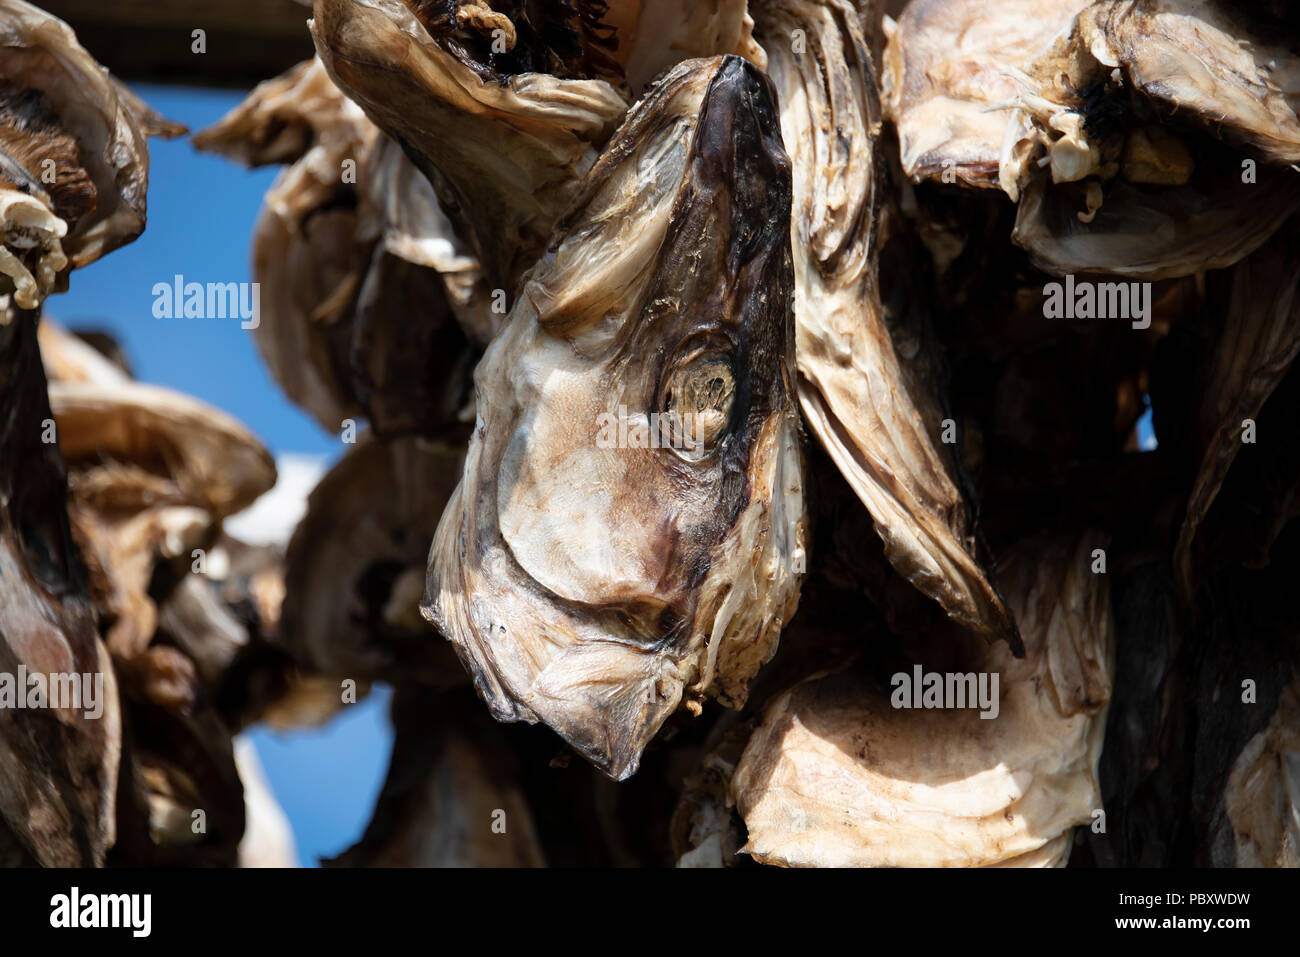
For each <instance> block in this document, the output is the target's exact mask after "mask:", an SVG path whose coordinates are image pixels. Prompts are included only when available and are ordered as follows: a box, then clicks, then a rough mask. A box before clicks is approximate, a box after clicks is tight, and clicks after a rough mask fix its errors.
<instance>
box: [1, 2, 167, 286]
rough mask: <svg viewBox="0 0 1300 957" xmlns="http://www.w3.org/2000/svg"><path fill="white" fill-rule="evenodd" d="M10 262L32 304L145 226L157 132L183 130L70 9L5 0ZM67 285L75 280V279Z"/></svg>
mask: <svg viewBox="0 0 1300 957" xmlns="http://www.w3.org/2000/svg"><path fill="white" fill-rule="evenodd" d="M0 33H2V34H3V36H4V38H5V41H4V57H3V58H0V231H2V232H3V236H0V239H2V241H3V246H0V273H3V275H4V276H5V277H6V279H5V280H4V282H5V285H6V286H7V287H9V289H11V290H12V293H13V295H14V301H15V302H16V303H17V305H18V306H20V307H22V308H25V309H32V308H35V307H36V306H37V305H39V303H40V302H41V300H43V299H44V298H45V296H46V295H48V294H49V293H50V292H52V291H54V289H55V288H56V286H58V284H60V283H66V281H67V280H66V275H61V274H62V273H64V271H65V270H67V269H68V268H72V269H77V268H80V267H82V266H85V265H87V264H88V263H91V262H94V261H95V260H96V259H98V258H99V257H100V256H102V255H104V254H105V253H107V252H109V251H111V250H113V249H116V248H117V247H118V246H121V245H123V244H125V243H128V242H130V241H131V240H133V239H135V237H136V236H138V235H139V234H140V232H141V231H142V230H143V229H144V223H145V191H146V188H147V185H148V181H149V153H148V149H147V147H146V145H145V137H146V135H149V134H153V133H163V134H166V135H175V134H176V133H178V132H180V130H181V128H180V127H177V126H175V125H174V124H170V123H168V122H167V121H165V120H163V119H162V118H161V117H159V116H157V114H155V113H153V112H152V111H151V110H149V109H148V107H146V106H145V105H144V103H143V102H142V101H141V100H140V99H139V98H138V97H136V96H135V94H133V93H131V92H130V91H129V90H127V89H126V88H125V87H123V86H122V85H121V84H119V83H118V82H117V81H116V80H115V79H113V77H112V76H110V75H109V74H108V72H107V71H106V70H105V69H104V68H103V67H101V66H100V65H99V64H98V63H96V62H95V60H94V59H93V58H92V57H91V56H90V54H88V53H87V52H86V51H85V50H84V49H83V48H82V46H81V44H80V43H78V42H77V38H76V36H75V35H74V34H73V32H72V30H71V29H70V28H69V27H68V25H67V24H65V23H64V22H63V21H62V20H59V19H57V18H56V17H53V16H50V15H49V14H48V13H45V12H44V11H42V10H39V9H37V8H36V7H34V6H31V5H30V4H27V3H23V2H21V0H5V2H4V3H0ZM62 288H66V285H65V286H63V287H62Z"/></svg>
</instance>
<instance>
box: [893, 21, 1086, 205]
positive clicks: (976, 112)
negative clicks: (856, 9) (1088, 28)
mask: <svg viewBox="0 0 1300 957" xmlns="http://www.w3.org/2000/svg"><path fill="white" fill-rule="evenodd" d="M1085 6H1087V4H1086V2H1084V0H1048V2H1044V0H1010V2H1007V0H916V2H913V3H909V4H908V5H907V7H906V9H905V10H904V11H903V13H902V15H901V16H900V17H899V19H898V25H897V27H896V29H895V30H894V32H893V35H892V36H891V37H890V38H889V42H888V44H887V45H886V47H885V57H884V69H883V71H882V81H883V85H884V98H883V99H884V107H885V112H886V116H887V117H888V118H889V119H891V120H893V122H894V124H895V126H897V128H898V139H899V150H900V152H901V154H902V157H901V158H902V163H903V172H904V173H906V174H907V175H908V176H909V177H911V179H912V180H914V181H920V180H923V179H927V180H938V181H941V182H945V183H962V184H964V185H967V186H975V187H982V188H986V189H997V188H998V169H999V162H1000V158H1001V154H1002V137H1003V134H1004V132H1005V130H1006V128H1007V121H1008V119H1009V118H1010V115H1011V105H1010V104H1011V103H1012V102H1014V100H1015V97H1016V95H1017V94H1018V93H1019V92H1020V87H1019V85H1018V84H1017V82H1016V79H1015V72H1016V71H1018V70H1023V69H1024V68H1025V67H1026V66H1028V65H1029V63H1030V62H1031V60H1032V59H1033V58H1034V56H1036V55H1037V54H1039V53H1041V52H1042V51H1043V49H1044V48H1046V47H1047V46H1048V45H1049V44H1050V43H1051V42H1052V40H1053V39H1054V38H1055V37H1056V34H1057V33H1059V32H1060V31H1061V30H1063V29H1065V28H1067V27H1068V26H1069V25H1070V22H1071V21H1072V20H1073V18H1074V15H1075V14H1076V13H1078V12H1079V10H1081V9H1082V8H1083V7H1085Z"/></svg>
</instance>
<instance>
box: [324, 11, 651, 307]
mask: <svg viewBox="0 0 1300 957" xmlns="http://www.w3.org/2000/svg"><path fill="white" fill-rule="evenodd" d="M472 11H477V12H472ZM502 21H504V23H503V22H502ZM493 30H500V31H502V33H501V34H500V42H501V43H503V44H504V45H505V47H506V48H507V49H509V50H513V49H515V48H516V47H517V46H519V42H520V41H519V37H518V36H517V35H516V36H515V37H514V39H511V35H512V34H516V33H517V32H516V29H515V24H513V23H512V22H511V21H510V20H509V19H508V18H506V17H505V16H504V15H502V14H499V13H493V12H492V11H490V10H487V9H486V8H483V7H479V6H477V5H474V6H471V5H468V4H466V5H454V6H453V5H449V4H428V5H426V4H414V3H412V4H411V5H410V6H408V5H406V4H404V3H401V2H399V0H317V2H316V4H315V17H314V19H313V20H312V37H313V39H314V40H315V42H316V50H317V53H318V54H319V55H320V58H321V60H322V62H323V63H324V64H325V67H326V69H328V70H329V72H330V76H331V77H332V78H333V79H334V82H335V83H336V84H338V86H339V87H340V88H341V89H342V90H343V91H344V92H345V93H347V95H348V96H349V97H351V98H352V99H353V100H355V101H356V102H357V103H358V104H360V105H361V107H362V108H363V109H364V110H365V111H366V114H367V115H368V116H369V117H370V118H371V119H372V120H373V121H374V123H375V124H376V125H377V126H378V127H379V128H380V129H381V130H383V131H384V132H385V133H387V134H388V135H389V136H391V137H392V138H393V139H394V140H396V141H397V142H398V143H401V144H402V146H403V148H404V149H406V151H407V153H408V155H410V156H411V157H412V159H413V160H414V161H415V162H416V164H417V165H418V166H419V167H420V169H421V171H422V172H423V173H424V174H425V175H426V176H428V177H429V180H430V182H432V183H433V184H434V187H435V188H436V189H437V191H438V199H439V201H440V202H441V203H442V206H443V209H444V211H445V212H446V213H447V215H448V216H449V217H450V218H451V220H452V222H453V223H454V224H455V226H456V231H457V232H458V233H459V234H460V235H461V236H463V237H464V238H465V240H466V241H467V242H468V243H469V244H470V246H471V248H473V250H474V252H475V254H476V258H477V259H478V260H479V261H480V262H481V263H482V265H483V269H484V272H485V274H486V275H487V279H488V282H489V284H490V285H491V286H493V287H494V288H502V289H505V290H506V291H507V292H513V290H514V289H515V286H516V282H517V280H518V278H519V276H520V275H521V274H522V273H523V271H524V270H525V269H527V268H528V267H529V266H531V265H532V264H533V263H534V262H535V261H536V260H537V257H538V255H540V253H541V251H542V249H543V248H544V247H545V244H546V242H547V240H548V239H549V237H550V233H551V229H552V227H553V226H554V224H555V221H556V219H557V218H558V217H559V215H560V213H561V212H562V211H563V210H564V209H565V208H566V207H567V206H568V204H569V203H570V202H571V200H572V198H573V196H574V193H575V191H576V189H577V186H578V183H579V181H580V180H581V178H582V176H583V174H585V173H586V172H587V170H588V169H589V168H590V167H591V164H592V163H593V162H594V161H595V159H596V151H597V149H598V148H599V146H600V145H601V144H602V143H604V141H605V139H606V138H608V136H609V134H610V132H611V131H612V130H613V128H614V127H615V125H616V124H617V123H618V122H619V120H620V119H621V118H622V116H623V114H624V112H625V111H626V110H627V101H626V100H625V98H624V97H623V95H622V94H621V93H620V92H619V91H618V90H617V89H616V88H615V87H614V86H611V85H610V84H609V83H608V82H606V81H605V80H602V79H590V78H570V77H571V75H572V71H571V70H568V69H565V70H562V73H563V74H564V75H560V76H557V75H553V74H551V73H549V72H545V70H546V68H547V64H551V65H554V63H553V61H551V60H550V58H549V56H547V55H545V49H544V48H545V47H546V46H547V41H546V39H542V40H540V41H539V43H538V44H536V45H534V44H529V43H528V42H527V39H526V38H525V42H524V46H529V47H534V46H535V47H540V48H542V49H540V53H541V55H540V56H539V57H537V58H531V57H527V58H523V59H519V58H518V57H516V58H515V60H516V61H517V62H514V63H513V64H512V65H507V64H506V63H504V62H503V64H502V69H503V70H514V69H518V70H519V71H520V72H502V71H500V70H498V69H497V68H496V67H495V66H493V65H492V64H493V62H494V61H495V60H496V59H498V58H499V55H498V57H494V56H493V55H492V42H493V36H492V31H493ZM467 34H469V35H467ZM519 49H520V52H523V46H519ZM392 64H400V68H398V69H394V68H393V66H392ZM539 70H541V71H542V72H538V71H539ZM579 72H580V73H581V72H582V71H579Z"/></svg>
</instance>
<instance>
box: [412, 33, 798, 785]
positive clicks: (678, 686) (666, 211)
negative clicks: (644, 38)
mask: <svg viewBox="0 0 1300 957" xmlns="http://www.w3.org/2000/svg"><path fill="white" fill-rule="evenodd" d="M789 177H790V169H789V162H788V160H787V159H786V155H785V151H784V150H783V149H782V147H781V142H780V134H779V130H778V128H777V119H776V112H775V107H774V99H773V94H772V90H771V87H770V85H769V84H768V83H767V81H766V79H765V78H764V77H763V76H762V75H761V74H760V73H759V72H758V71H757V70H755V69H754V68H753V67H752V66H750V65H749V64H747V63H746V62H745V61H743V60H741V59H739V58H734V57H729V58H715V59H711V60H703V61H690V62H688V63H685V64H682V65H680V66H678V67H676V68H675V69H674V70H672V71H671V72H670V73H669V74H668V75H667V76H666V77H665V78H664V79H663V80H662V81H661V82H660V83H659V84H658V85H657V86H655V88H654V89H653V90H652V91H651V92H650V93H649V94H648V95H647V96H646V98H645V99H644V100H643V101H642V102H641V103H640V104H639V105H638V106H637V107H636V108H634V109H633V111H632V112H631V114H630V115H629V117H628V120H627V121H626V123H625V124H624V126H623V127H622V128H621V129H620V130H619V132H618V133H617V134H616V135H615V137H614V138H613V140H612V141H611V143H610V146H609V148H608V149H607V151H606V152H605V154H604V156H603V157H602V158H601V160H600V162H599V163H598V164H597V165H596V166H595V167H594V168H593V170H592V172H591V174H590V175H589V176H588V177H587V179H586V181H585V182H584V184H583V187H582V192H581V195H580V197H579V199H578V201H577V202H576V203H575V205H574V207H573V209H572V210H571V211H570V213H569V214H568V215H567V216H566V217H565V219H564V221H563V222H562V223H561V225H560V227H559V229H558V231H557V237H556V239H555V241H554V242H553V243H552V245H551V248H550V249H549V251H548V252H547V254H546V255H545V257H544V258H543V259H542V260H541V262H540V263H539V264H538V265H537V267H536V268H535V269H534V270H533V271H532V272H531V273H530V274H529V277H528V280H527V282H526V283H525V285H524V287H523V289H522V292H521V295H520V297H519V300H518V302H517V304H516V305H515V308H514V310H513V312H512V314H511V316H510V319H509V322H508V324H507V327H506V329H505V330H504V331H503V332H502V333H501V334H500V335H499V336H498V337H497V339H496V340H495V341H494V342H493V344H492V346H491V347H490V348H489V350H488V352H487V354H486V355H485V357H484V360H483V362H482V364H481V365H480V367H479V369H478V372H477V373H476V385H477V390H478V403H479V423H478V427H477V428H476V430H475V435H474V438H473V440H472V442H471V445H470V450H469V453H468V457H467V460H466V465H465V472H464V477H463V478H462V481H461V484H460V487H459V488H458V489H457V491H456V493H455V495H454V496H453V498H452V500H451V502H450V503H449V504H448V507H447V509H446V512H445V513H444V515H443V518H442V521H441V523H440V525H439V527H438V533H437V536H436V537H435V539H434V544H433V548H432V550H431V553H430V568H429V578H428V588H427V593H426V604H425V606H424V607H423V611H424V613H425V614H426V616H427V617H429V618H431V619H432V620H433V621H434V622H436V623H437V624H438V625H439V627H440V628H441V629H442V630H443V632H444V633H445V634H446V635H447V636H448V637H449V638H451V639H452V641H454V642H455V643H456V645H457V648H458V650H459V653H460V655H461V657H462V660H463V661H464V662H465V663H466V665H467V666H468V667H469V669H470V670H471V672H473V674H474V676H475V681H476V684H477V686H478V688H479V691H480V693H481V694H482V695H483V696H484V698H486V699H487V701H488V704H489V706H490V707H491V709H492V711H493V713H494V714H495V715H496V716H497V717H498V718H499V719H502V720H511V721H513V720H525V721H530V722H533V721H537V720H542V721H545V722H546V723H547V724H549V725H550V726H551V727H552V728H554V729H555V730H556V731H558V732H559V733H560V734H561V735H562V736H563V737H564V738H565V739H566V740H567V741H569V742H570V743H571V744H572V745H573V746H574V747H575V748H576V749H577V750H579V751H580V752H581V753H582V754H584V755H585V756H586V757H587V758H589V759H590V760H591V761H592V762H594V763H595V764H597V765H598V766H599V767H601V768H602V769H604V770H605V771H606V772H608V773H609V774H611V775H612V776H614V777H618V778H624V777H626V776H628V775H630V774H631V773H632V772H633V771H635V769H636V767H637V762H638V759H639V755H640V752H641V750H642V748H644V746H645V744H646V743H647V742H648V741H649V740H650V738H651V737H652V736H653V735H654V733H655V732H656V730H657V729H658V728H659V726H660V724H661V723H662V722H663V721H664V719H665V718H666V717H667V716H668V715H669V714H670V713H672V712H673V711H674V710H675V709H676V708H677V706H678V704H679V702H680V700H681V698H682V696H683V694H684V693H688V694H689V695H690V696H691V697H692V698H698V697H700V696H701V695H703V694H704V693H706V692H712V693H714V694H716V695H718V696H719V697H720V698H721V699H722V700H723V701H724V702H726V703H731V704H736V703H738V702H742V701H743V700H744V697H745V685H746V681H747V680H748V678H749V677H750V676H751V675H753V674H754V672H755V671H756V670H757V668H758V667H759V666H760V665H761V664H762V663H763V662H764V661H765V660H767V658H769V657H770V656H771V654H772V652H773V651H774V649H775V645H776V640H777V637H778V634H779V631H780V628H781V625H782V624H783V623H784V622H785V621H786V620H788V619H789V617H790V615H791V614H792V613H793V611H794V608H795V604H796V602H797V595H798V577H799V575H798V572H797V571H796V566H797V564H798V558H799V553H800V551H801V550H802V549H803V548H804V547H805V546H806V541H805V535H806V533H805V525H804V501H803V487H802V474H801V465H802V463H801V453H800V448H799V429H798V418H797V413H796V411H795V408H794V404H793V400H792V397H791V389H792V386H793V381H792V371H793V370H792V361H793V356H792V354H791V353H792V345H793V342H792V335H793V329H792V316H791V283H792V277H791V271H790V270H791V265H790V246H789V208H790V206H789V204H790V179H789ZM652 415H653V416H654V418H651V416H652ZM652 443H653V444H652ZM688 689H689V690H688ZM695 707H696V708H698V704H695Z"/></svg>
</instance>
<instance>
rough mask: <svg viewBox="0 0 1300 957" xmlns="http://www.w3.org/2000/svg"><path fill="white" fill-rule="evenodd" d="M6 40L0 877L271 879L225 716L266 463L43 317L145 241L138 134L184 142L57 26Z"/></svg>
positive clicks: (143, 152)
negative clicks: (245, 874) (207, 874)
mask: <svg viewBox="0 0 1300 957" xmlns="http://www.w3.org/2000/svg"><path fill="white" fill-rule="evenodd" d="M0 26H2V27H3V33H4V37H5V45H4V47H3V49H2V50H0V84H2V85H3V87H4V92H3V99H2V102H0V128H2V129H3V133H2V134H0V203H3V204H4V208H5V210H6V212H5V227H4V233H3V244H4V248H3V251H2V252H0V268H2V269H3V272H4V274H5V275H6V276H7V277H8V278H7V280H6V284H5V288H4V292H3V295H2V296H0V390H2V391H3V399H2V400H0V408H2V409H3V413H4V414H3V422H4V426H3V435H2V437H0V581H2V582H3V585H0V782H3V783H0V862H3V863H5V864H10V865H12V864H31V863H38V864H42V865H62V866H70V865H80V866H86V865H102V864H105V863H109V864H136V865H140V864H147V865H164V864H177V863H183V864H235V863H237V862H239V861H240V860H241V859H242V860H249V859H251V858H252V857H257V855H259V854H260V855H262V856H261V857H260V858H258V859H260V860H262V861H266V860H268V858H267V857H266V856H265V853H266V851H267V850H268V849H271V850H274V849H275V848H281V849H282V848H283V843H282V841H281V838H282V837H283V830H282V829H281V830H280V831H276V829H275V828H274V826H273V827H272V828H271V829H270V830H269V831H268V830H263V831H261V832H260V834H261V837H260V841H261V844H260V845H259V846H253V845H251V844H247V843H244V842H243V839H244V836H245V832H246V814H245V799H246V797H247V798H248V799H250V801H252V800H255V799H256V798H257V796H258V795H259V794H262V795H265V793H266V791H265V786H264V785H262V786H261V788H260V790H258V785H259V784H260V779H256V780H254V779H253V778H251V777H250V775H249V772H250V771H251V770H252V769H253V768H254V767H255V765H250V763H249V760H248V758H244V759H242V760H241V762H240V763H241V764H242V765H243V768H244V771H243V775H244V776H245V777H248V778H249V780H250V781H253V783H254V787H253V788H251V789H250V790H249V792H248V794H247V795H246V793H245V789H244V787H243V786H242V785H241V771H240V770H239V768H238V767H237V763H236V755H235V748H234V745H233V743H232V741H233V730H232V724H231V722H230V721H228V720H227V719H226V718H224V717H223V716H222V715H221V714H219V712H218V702H219V701H220V698H221V687H222V682H223V680H224V678H225V676H226V675H227V673H228V670H229V669H230V667H231V666H232V664H233V663H234V661H235V659H236V657H237V655H238V654H239V652H240V651H241V649H242V648H243V647H244V646H247V645H249V644H250V643H251V642H252V640H253V639H254V638H255V637H260V636H270V635H271V634H272V632H273V629H274V624H275V619H276V618H277V617H278V606H279V601H280V598H279V594H278V592H281V591H282V590H283V583H282V572H281V571H280V569H279V564H280V557H279V556H278V555H276V554H274V553H271V552H266V553H262V554H260V555H259V554H256V550H252V549H247V548H246V547H243V546H240V545H239V543H236V542H233V541H229V540H225V539H224V537H223V533H222V531H221V527H222V520H223V519H224V518H225V517H226V516H228V515H230V514H232V513H234V512H237V511H239V510H241V509H243V508H245V507H246V506H248V505H249V504H250V503H251V502H252V501H253V500H254V499H256V498H257V497H258V496H259V495H261V494H262V493H263V492H265V491H266V490H267V489H268V488H270V487H271V486H272V485H273V484H274V482H275V467H274V464H273V462H272V460H271V457H270V455H269V454H268V453H267V452H266V450H265V449H263V448H262V447H261V445H260V444H259V443H258V441H257V440H256V439H255V438H254V437H253V436H252V435H251V434H249V433H248V431H247V430H246V429H244V428H243V427H242V426H241V425H239V424H238V423H237V422H235V421H233V420H231V419H230V418H229V417H228V416H226V415H224V414H223V413H221V412H220V411H218V410H217V409H214V408H211V407H209V406H207V405H205V404H203V403H201V402H198V401H196V400H194V399H191V398H189V397H187V396H185V395H182V394H180V393H177V392H174V391H171V390H168V389H162V388H158V387H154V386H148V385H143V384H141V383H138V382H135V381H133V379H132V378H131V376H130V374H129V372H128V371H127V369H126V367H125V365H124V363H123V362H122V361H121V358H120V355H118V354H117V353H116V350H115V349H114V348H113V344H112V343H111V340H108V339H106V338H103V337H100V338H99V339H98V340H95V339H94V337H90V338H88V339H82V338H79V337H77V336H73V335H71V334H69V333H67V332H65V331H63V330H62V329H60V328H59V327H57V326H56V325H54V324H53V323H51V321H50V320H48V319H45V320H42V319H41V318H40V311H41V306H42V303H43V300H44V299H45V298H46V296H48V295H49V294H50V293H52V292H56V291H58V290H59V289H62V288H66V284H67V282H68V272H69V271H70V270H72V269H76V268H78V267H80V266H83V265H86V264H87V263H89V262H92V261H94V260H95V259H97V258H99V257H100V256H102V255H104V254H105V253H107V252H110V251H112V250H113V249H115V248H116V247H118V246H121V245H122V244H124V243H127V242H130V241H131V240H132V239H134V238H135V237H136V236H137V235H139V233H140V232H141V230H142V229H143V228H144V223H145V192H146V189H147V184H148V173H149V156H148V152H147V149H146V146H145V140H146V137H147V136H148V135H153V134H164V135H177V134H179V133H181V132H184V130H183V128H181V127H178V126H175V125H174V124H171V123H168V122H167V121H165V120H162V119H161V118H160V117H158V116H157V115H156V114H154V113H152V112H151V111H150V110H149V109H148V108H147V107H146V106H145V105H144V104H143V103H142V102H141V101H140V100H138V99H137V98H136V97H135V96H134V94H132V93H131V92H130V91H128V90H127V89H126V87H124V86H122V85H121V84H119V83H118V82H117V81H116V80H114V79H113V78H112V77H111V76H110V75H109V74H108V73H107V72H106V71H105V70H104V69H103V68H102V67H100V66H99V65H98V64H97V63H95V61H94V60H93V59H91V57H90V56H89V54H87V53H86V51H85V50H84V49H82V47H81V46H80V45H79V44H78V42H77V40H76V38H75V36H74V35H73V33H72V31H71V30H70V29H69V28H68V27H67V26H66V25H65V24H63V23H62V22H61V21H59V20H56V19H55V18H53V17H51V16H49V15H47V14H45V13H43V12H41V11H40V10H37V9H36V8H34V7H31V6H29V5H28V4H25V3H21V2H4V3H0ZM91 341H95V342H96V344H95V345H92V344H91ZM241 549H242V550H243V552H244V554H243V555H242V556H240V560H239V561H235V559H234V553H235V552H238V551H240V550H241ZM259 576H260V577H259ZM277 583H278V584H277ZM223 592H224V594H223ZM259 598H260V599H261V600H260V601H259V600H258V599H259ZM255 608H256V609H257V610H254V609H255ZM259 807H260V808H261V810H259V816H264V814H265V810H266V805H265V804H263V805H260V806H259ZM268 820H270V821H271V823H272V825H274V823H275V819H274V817H272V818H269V819H268ZM241 844H243V847H242V849H241ZM270 860H273V861H278V862H280V863H284V862H286V861H291V860H292V858H286V857H285V856H284V854H283V853H280V854H279V855H278V856H274V855H273V856H272V857H271V858H270Z"/></svg>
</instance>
